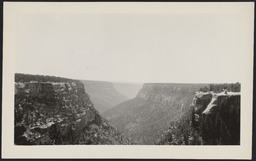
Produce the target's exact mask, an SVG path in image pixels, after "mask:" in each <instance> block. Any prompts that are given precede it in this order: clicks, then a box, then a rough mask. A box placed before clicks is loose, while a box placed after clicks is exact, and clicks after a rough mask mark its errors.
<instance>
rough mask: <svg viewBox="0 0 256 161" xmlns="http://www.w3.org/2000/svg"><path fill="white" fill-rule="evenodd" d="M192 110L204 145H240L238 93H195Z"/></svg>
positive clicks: (194, 123) (195, 124)
mask: <svg viewBox="0 0 256 161" xmlns="http://www.w3.org/2000/svg"><path fill="white" fill-rule="evenodd" d="M193 108H194V111H193V113H194V115H193V120H192V121H193V126H194V127H195V128H197V129H198V130H199V131H200V133H201V136H202V139H203V141H204V144H214V145H233V144H235V145H239V144H240V93H234V92H226V93H224V92H223V93H210V92H207V93H197V94H196V96H195V98H194V100H193Z"/></svg>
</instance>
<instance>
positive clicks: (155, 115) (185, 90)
mask: <svg viewBox="0 0 256 161" xmlns="http://www.w3.org/2000/svg"><path fill="white" fill-rule="evenodd" d="M203 86H205V85H204V84H174V83H147V84H144V85H143V87H142V89H141V90H140V91H139V92H138V94H137V96H136V98H134V99H131V100H129V101H126V102H124V103H121V104H119V105H117V106H116V107H114V108H112V109H110V110H108V111H106V112H105V113H103V116H105V117H106V118H107V119H108V120H109V121H110V122H112V123H113V124H114V125H115V126H116V127H117V128H118V129H119V130H120V131H121V132H124V133H126V134H127V135H128V136H130V137H131V138H132V139H133V140H135V141H136V143H137V144H154V143H156V142H157V140H158V139H159V138H160V137H161V135H162V134H163V132H164V131H165V130H167V129H168V127H169V123H170V122H171V121H176V120H179V119H180V118H181V116H182V115H183V113H184V111H187V109H186V108H189V107H190V104H191V102H192V100H193V97H194V94H195V92H196V91H198V90H199V88H200V87H203Z"/></svg>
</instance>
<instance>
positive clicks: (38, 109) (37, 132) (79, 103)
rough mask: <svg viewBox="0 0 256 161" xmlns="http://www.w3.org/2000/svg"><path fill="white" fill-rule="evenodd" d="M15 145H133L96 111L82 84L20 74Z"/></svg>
mask: <svg viewBox="0 0 256 161" xmlns="http://www.w3.org/2000/svg"><path fill="white" fill-rule="evenodd" d="M15 80H16V82H15V144H17V145H26V144H130V141H129V140H128V139H126V138H124V137H123V136H122V135H121V134H120V133H119V132H118V131H117V130H116V129H115V128H114V127H112V126H111V125H109V124H108V122H107V121H106V120H104V119H103V118H102V117H101V116H100V114H99V113H98V111H97V110H95V109H94V106H93V104H92V102H91V101H90V98H89V95H88V94H87V93H85V90H84V85H83V83H81V82H80V81H77V80H71V79H64V78H58V77H49V76H47V77H46V76H33V75H25V74H24V75H23V74H16V79H15Z"/></svg>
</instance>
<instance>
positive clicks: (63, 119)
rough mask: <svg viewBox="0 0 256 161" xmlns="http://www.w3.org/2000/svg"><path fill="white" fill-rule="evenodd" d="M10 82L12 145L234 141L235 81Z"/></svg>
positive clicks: (19, 77)
mask: <svg viewBox="0 0 256 161" xmlns="http://www.w3.org/2000/svg"><path fill="white" fill-rule="evenodd" d="M14 85H15V91H14V92H15V93H14V94H15V107H14V115H15V120H14V132H15V137H14V143H15V144H16V145H70V144H81V145H83V144H92V145H98V144H101V145H239V144H240V110H241V109H240V99H241V96H240V88H241V87H240V83H235V84H234V83H233V84H188V83H187V84H185V83H144V84H143V85H142V84H121V83H113V82H104V81H89V80H74V79H67V78H61V77H54V76H42V75H29V74H19V73H17V74H15V84H14ZM129 88H131V89H130V90H127V89H129ZM140 88H141V89H140ZM139 89H140V90H139ZM135 93H137V94H136V96H135V97H134V94H135Z"/></svg>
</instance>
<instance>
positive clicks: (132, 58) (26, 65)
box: [15, 12, 247, 82]
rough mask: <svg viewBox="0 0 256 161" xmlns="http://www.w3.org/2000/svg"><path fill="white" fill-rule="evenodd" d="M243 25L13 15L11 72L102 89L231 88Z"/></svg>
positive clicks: (191, 18)
mask: <svg viewBox="0 0 256 161" xmlns="http://www.w3.org/2000/svg"><path fill="white" fill-rule="evenodd" d="M244 21H245V20H244V19H243V18H242V17H241V16H237V15H235V14H161V13H159V14H143V13H142V14H138V13H137V14H133V13H130V14H129V13H122V14H115V13H106V14H100V13H91V14H90V13H81V14H79V13H58V12H56V13H48V14H47V13H42V14H40V13H35V14H33V13H24V14H19V15H17V19H16V42H15V45H16V47H15V51H16V57H15V58H16V60H15V65H16V66H15V70H16V72H18V73H29V74H43V75H54V76H61V77H67V78H75V79H89V80H104V81H123V82H236V81H240V78H239V77H238V76H239V75H240V74H237V73H239V72H243V71H241V69H242V68H241V63H240V61H241V59H240V58H242V57H243V54H244V53H243V51H244V50H243V46H244V45H243V43H244V42H243V41H244V36H243V35H244V32H245V31H246V30H247V28H246V23H244ZM236 75H237V77H236Z"/></svg>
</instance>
